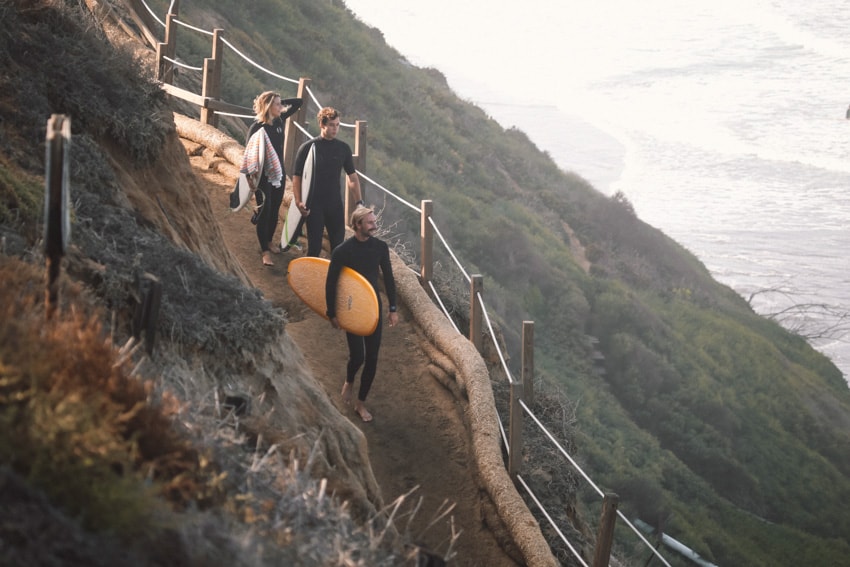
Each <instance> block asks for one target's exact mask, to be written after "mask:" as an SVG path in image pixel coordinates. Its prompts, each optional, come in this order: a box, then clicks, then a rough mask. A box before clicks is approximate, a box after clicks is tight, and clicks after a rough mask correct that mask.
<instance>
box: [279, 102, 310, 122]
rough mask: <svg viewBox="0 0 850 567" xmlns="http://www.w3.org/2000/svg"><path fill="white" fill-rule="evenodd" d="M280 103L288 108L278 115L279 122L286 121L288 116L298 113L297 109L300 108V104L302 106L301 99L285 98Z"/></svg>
mask: <svg viewBox="0 0 850 567" xmlns="http://www.w3.org/2000/svg"><path fill="white" fill-rule="evenodd" d="M280 103H281V104H282V105H283V106H288V107H289V108H287V109H286V111H284V113H283V114H281V115H280V119H281V120H286V119H287V118H289V117H290V116H292V115H293V114H295V113H296V112H298V109H299V108H301V105H302V104H304V99H303V98H285V99H283V100H282V101H280Z"/></svg>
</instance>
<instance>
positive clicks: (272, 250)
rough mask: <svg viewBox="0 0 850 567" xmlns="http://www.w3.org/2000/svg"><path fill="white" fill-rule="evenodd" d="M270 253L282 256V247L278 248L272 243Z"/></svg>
mask: <svg viewBox="0 0 850 567" xmlns="http://www.w3.org/2000/svg"><path fill="white" fill-rule="evenodd" d="M269 251H270V252H271V253H272V254H280V246H278V245H277V244H274V243H272V242H269Z"/></svg>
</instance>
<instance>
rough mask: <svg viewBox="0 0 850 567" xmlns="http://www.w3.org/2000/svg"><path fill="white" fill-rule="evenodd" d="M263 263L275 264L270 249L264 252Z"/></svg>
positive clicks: (266, 264) (267, 264)
mask: <svg viewBox="0 0 850 567" xmlns="http://www.w3.org/2000/svg"><path fill="white" fill-rule="evenodd" d="M263 265H264V266H274V262H272V256H271V254H270V253H269V251H268V250H266V251H265V252H263Z"/></svg>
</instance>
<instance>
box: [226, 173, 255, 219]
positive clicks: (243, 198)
mask: <svg viewBox="0 0 850 567" xmlns="http://www.w3.org/2000/svg"><path fill="white" fill-rule="evenodd" d="M237 183H238V185H237V187H238V194H239V204H238V205H237V206H236V207H231V209H230V210H231V211H233V212H234V213H237V212H239V211H241V210H242V209H243V208H244V207H245V205H247V204H248V201H250V200H251V194H252V193H253V191H251V186H250V185H249V184H248V176H247V175H245V174H244V173H240V174H239V179H238V180H237Z"/></svg>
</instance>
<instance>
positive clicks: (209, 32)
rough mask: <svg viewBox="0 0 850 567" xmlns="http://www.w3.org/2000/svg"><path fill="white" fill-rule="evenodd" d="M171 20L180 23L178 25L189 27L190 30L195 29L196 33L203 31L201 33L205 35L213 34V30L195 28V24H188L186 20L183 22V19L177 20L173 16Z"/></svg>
mask: <svg viewBox="0 0 850 567" xmlns="http://www.w3.org/2000/svg"><path fill="white" fill-rule="evenodd" d="M172 21H173V22H174V23H175V24H180V25H181V26H183V27H184V28H189V29H190V30H195V31H196V32H198V33H203V34H207V35H215V34H214V33H213V32H211V31H207V30H204V29H201V28H196V27H195V26H193V25H190V24H187V23H186V22H184V21H183V20H178V19H177V18H174V19H173V20H172Z"/></svg>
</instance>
